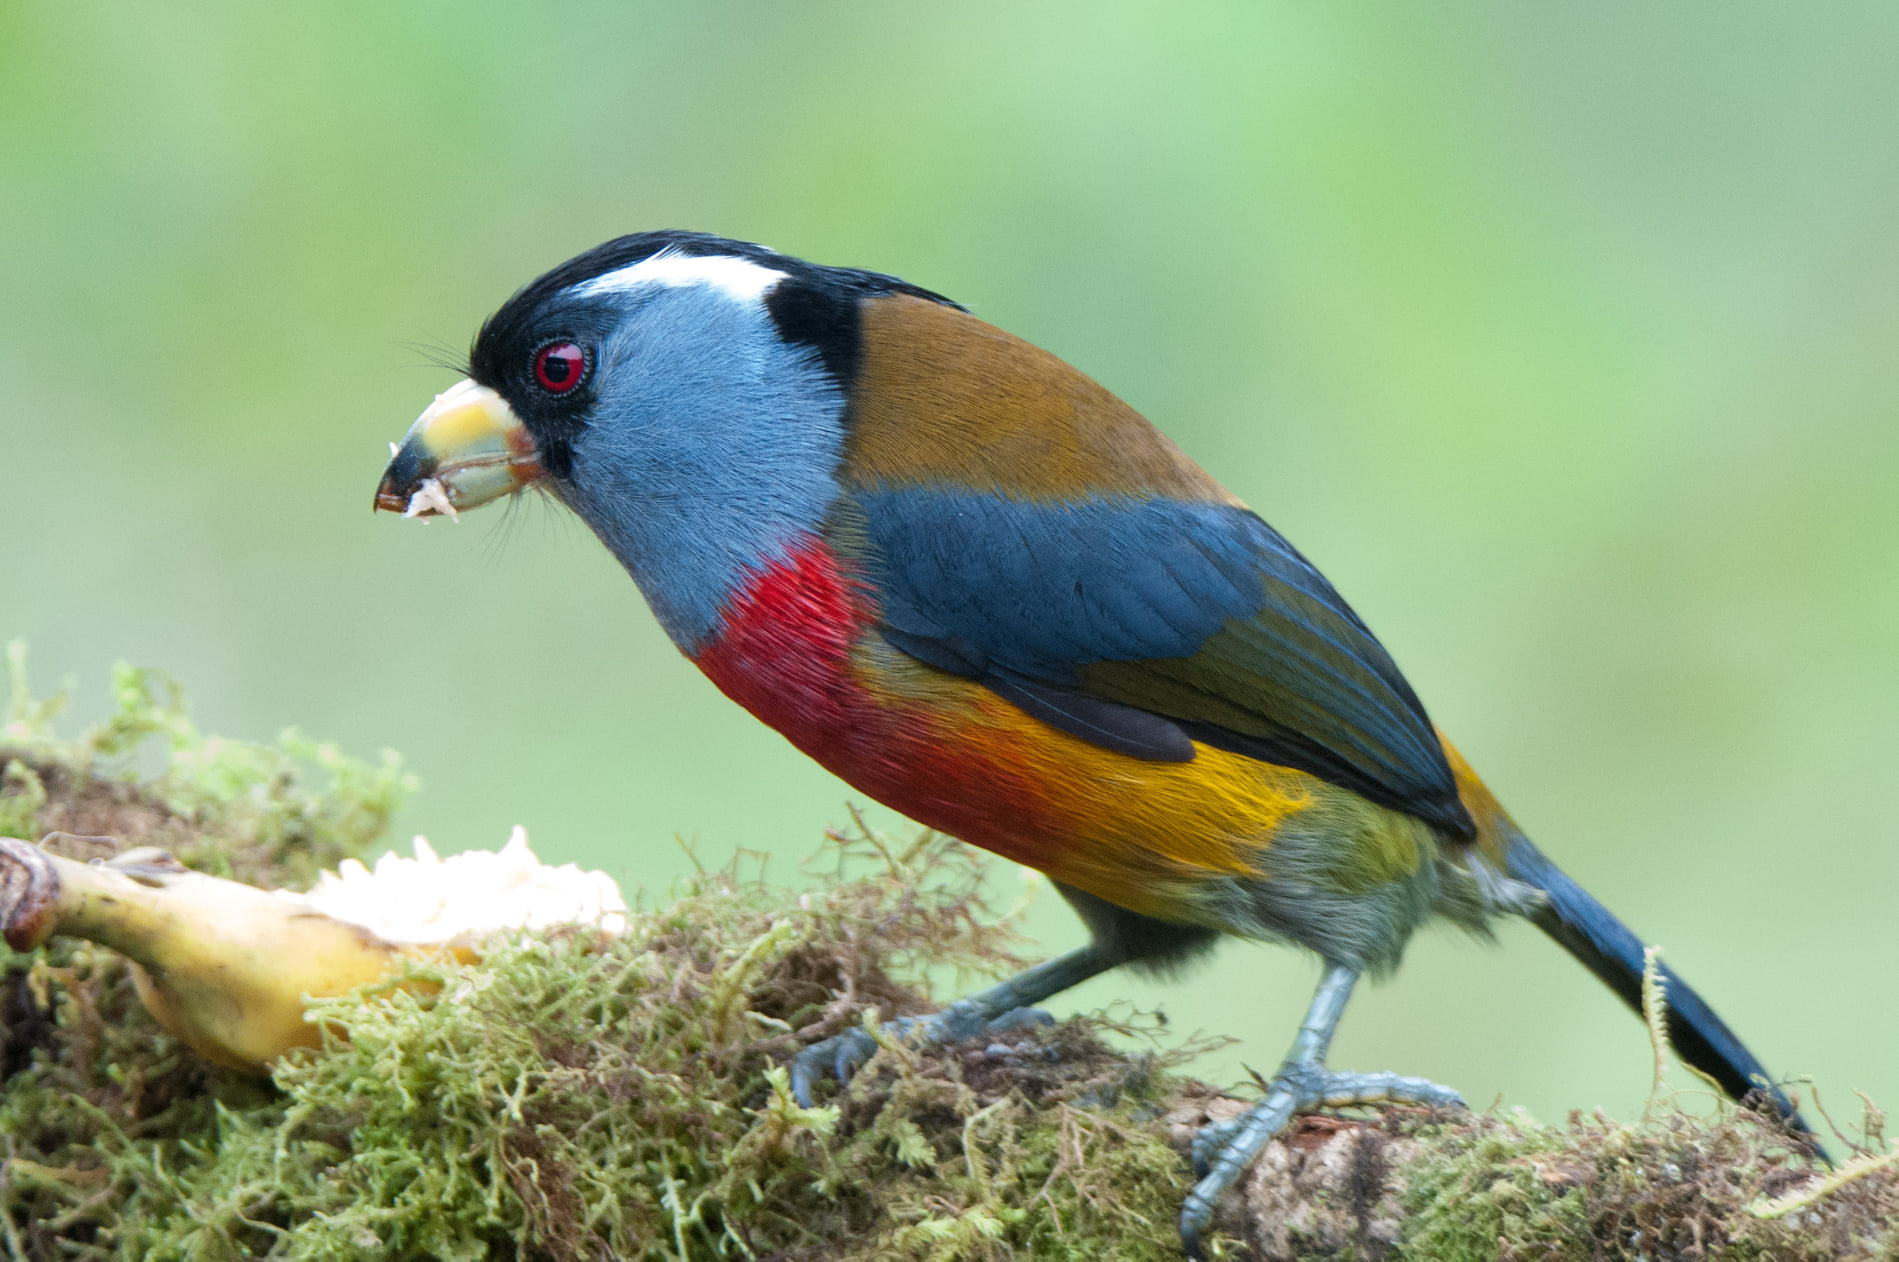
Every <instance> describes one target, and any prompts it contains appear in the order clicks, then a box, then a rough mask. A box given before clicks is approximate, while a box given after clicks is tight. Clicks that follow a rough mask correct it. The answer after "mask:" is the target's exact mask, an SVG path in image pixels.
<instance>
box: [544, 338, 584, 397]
mask: <svg viewBox="0 0 1899 1262" xmlns="http://www.w3.org/2000/svg"><path fill="white" fill-rule="evenodd" d="M586 372H587V355H586V352H585V351H583V350H581V349H580V348H579V347H578V346H575V345H574V344H573V343H572V342H549V343H548V344H547V345H546V346H543V347H541V349H540V350H538V351H535V352H534V380H535V381H537V382H539V383H540V386H541V389H543V390H545V391H547V392H548V393H549V394H566V393H567V392H568V391H569V390H572V389H573V388H574V387H575V386H577V385H579V384H580V379H581V377H583V376H584V375H586Z"/></svg>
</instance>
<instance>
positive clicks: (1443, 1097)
mask: <svg viewBox="0 0 1899 1262" xmlns="http://www.w3.org/2000/svg"><path fill="white" fill-rule="evenodd" d="M1354 1104H1425V1105H1430V1106H1431V1107H1433V1108H1463V1107H1464V1097H1462V1096H1460V1095H1458V1094H1457V1092H1455V1091H1453V1090H1451V1089H1450V1088H1449V1087H1441V1086H1439V1085H1438V1084H1437V1083H1435V1082H1430V1081H1427V1080H1426V1079H1423V1078H1406V1077H1403V1076H1401V1075H1399V1074H1348V1073H1337V1072H1334V1071H1332V1070H1329V1069H1322V1068H1319V1067H1318V1066H1316V1065H1299V1064H1287V1065H1282V1066H1280V1069H1279V1072H1278V1073H1277V1074H1275V1075H1274V1076H1273V1080H1272V1081H1271V1082H1270V1083H1268V1084H1267V1086H1266V1096H1265V1098H1264V1099H1262V1100H1261V1101H1260V1102H1259V1103H1257V1104H1255V1105H1254V1106H1253V1107H1252V1108H1250V1109H1248V1110H1246V1112H1244V1113H1242V1114H1240V1115H1239V1116H1238V1117H1236V1118H1234V1119H1232V1120H1231V1121H1227V1122H1214V1123H1209V1124H1208V1125H1206V1126H1203V1127H1201V1128H1200V1133H1199V1134H1198V1135H1195V1136H1194V1141H1193V1170H1194V1175H1195V1177H1196V1178H1198V1179H1199V1180H1200V1181H1199V1182H1198V1183H1196V1184H1195V1185H1194V1189H1193V1191H1191V1192H1189V1193H1188V1194H1187V1203H1186V1204H1185V1205H1184V1206H1182V1207H1181V1211H1180V1241H1181V1243H1182V1244H1183V1245H1185V1246H1186V1248H1187V1256H1188V1257H1190V1258H1203V1257H1205V1256H1206V1254H1205V1253H1204V1252H1203V1251H1202V1249H1201V1243H1200V1241H1201V1237H1202V1236H1204V1235H1205V1234H1206V1231H1207V1226H1208V1224H1210V1223H1211V1222H1212V1221H1213V1211H1214V1209H1215V1208H1216V1207H1217V1206H1218V1205H1219V1203H1220V1198H1221V1197H1222V1196H1224V1195H1226V1191H1227V1189H1228V1188H1230V1187H1232V1186H1233V1185H1234V1184H1235V1183H1238V1182H1239V1181H1240V1176H1241V1175H1243V1174H1245V1173H1246V1168H1247V1167H1248V1166H1250V1165H1252V1164H1253V1158H1255V1157H1257V1156H1259V1152H1260V1149H1262V1148H1264V1147H1265V1146H1266V1142H1267V1141H1268V1140H1270V1139H1271V1138H1272V1137H1273V1136H1275V1135H1277V1134H1279V1132H1281V1131H1283V1130H1285V1129H1286V1126H1287V1124H1288V1123H1289V1122H1291V1121H1292V1119H1293V1116H1294V1115H1295V1114H1298V1113H1302V1112H1308V1111H1310V1110H1312V1109H1318V1108H1343V1107H1346V1106H1348V1105H1354Z"/></svg>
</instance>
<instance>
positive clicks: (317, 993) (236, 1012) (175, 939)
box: [0, 837, 413, 1072]
mask: <svg viewBox="0 0 1899 1262" xmlns="http://www.w3.org/2000/svg"><path fill="white" fill-rule="evenodd" d="M0 932H3V933H4V935H5V938H6V942H7V945H8V946H10V947H12V948H13V949H14V950H16V951H26V950H31V949H32V948H33V947H36V946H38V945H39V944H40V943H42V942H44V941H45V940H46V939H47V938H48V937H50V936H52V935H53V934H66V935H69V936H72V937H77V938H85V939H88V940H90V941H92V942H97V943H99V944H101V945H103V946H106V947H110V948H111V949H112V950H114V951H118V952H119V953H121V954H123V955H124V956H126V957H127V958H128V959H130V960H131V961H132V962H133V965H134V980H135V982H136V984H137V987H138V993H139V998H140V999H142V1000H143V1001H144V1003H145V1006H146V1007H147V1008H149V1009H150V1010H151V1013H152V1015H153V1016H154V1017H156V1018H157V1020H158V1023H159V1024H160V1025H162V1026H163V1027H164V1028H165V1029H166V1030H167V1031H169V1032H170V1033H171V1034H173V1035H175V1036H176V1037H177V1038H179V1039H180V1040H182V1041H183V1042H184V1043H185V1044H186V1045H187V1046H189V1047H191V1048H192V1050H194V1051H196V1052H197V1053H198V1054H199V1055H201V1056H203V1057H205V1058H206V1059H207V1060H210V1061H214V1062H216V1063H217V1064H220V1065H226V1066H229V1067H231V1068H235V1069H246V1070H251V1071H253V1072H264V1071H266V1070H267V1069H268V1067H269V1065H270V1064H271V1062H273V1061H275V1060H276V1059H277V1058H278V1057H279V1056H282V1055H283V1054H284V1053H285V1052H287V1051H289V1050H291V1049H292V1048H296V1047H312V1046H315V1045H317V1044H318V1042H319V1041H320V1038H321V1035H320V1032H319V1030H318V1028H317V1026H315V1025H313V1024H312V1023H311V1022H310V1021H308V1020H306V1019H305V1016H304V1001H305V997H306V996H311V997H327V996H335V995H343V994H347V993H348V992H349V991H350V990H352V989H354V988H355V987H357V986H360V985H363V984H364V983H367V982H374V981H377V980H378V979H380V978H382V977H384V976H385V975H387V974H388V973H389V972H390V971H391V969H392V967H393V966H394V964H395V963H396V962H397V957H398V955H399V953H400V952H401V951H402V950H404V949H405V948H400V947H396V946H393V945H391V944H390V943H388V942H385V941H384V940H383V939H381V938H380V937H378V936H377V935H376V934H374V933H372V932H370V931H369V930H368V929H365V928H362V927H361V926H358V925H354V924H350V923H348V922H346V921H343V920H339V919H336V918H335V917H332V916H329V915H326V914H324V913H322V912H320V911H316V910H314V909H313V908H311V907H310V906H309V905H308V903H307V902H306V901H305V900H304V899H303V898H302V897H301V896H299V895H295V894H286V893H282V892H272V891H267V890H260V889H256V888H254V887H252V886H249V885H243V884H240V883H239V882H237V881H227V880H224V879H222V878H220V877H215V876H207V875H205V874H204V873H202V872H194V871H191V870H190V869H188V868H186V867H185V866H184V865H182V864H180V863H179V862H178V861H177V860H176V859H174V858H173V857H172V856H171V855H169V854H167V853H166V852H164V851H162V850H156V849H150V848H145V849H138V850H129V851H127V852H125V853H124V854H121V855H119V856H117V857H116V858H113V859H110V860H102V861H95V862H92V863H79V862H75V861H73V860H71V859H65V858H62V857H60V856H58V855H54V854H50V853H48V852H47V851H45V850H43V849H41V848H40V847H39V846H36V845H34V844H32V843H31V842H26V841H20V840H18V839H15V838H10V837H6V838H0ZM409 949H413V948H409Z"/></svg>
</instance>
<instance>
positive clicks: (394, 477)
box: [376, 379, 547, 517]
mask: <svg viewBox="0 0 1899 1262" xmlns="http://www.w3.org/2000/svg"><path fill="white" fill-rule="evenodd" d="M546 476H547V470H546V469H545V468H543V467H542V465H541V452H540V448H539V447H538V446H537V445H536V444H535V442H534V435H533V434H532V433H530V432H529V431H528V428H527V426H525V425H523V424H522V423H521V418H519V417H518V416H516V415H515V414H514V409H513V408H510V407H509V406H508V403H507V400H505V399H503V398H502V397H501V396H500V395H498V394H496V393H495V392H494V391H493V390H490V389H489V388H488V387H487V386H483V385H477V384H476V383H475V382H473V381H469V380H466V379H464V380H462V381H458V382H456V383H455V384H454V385H452V386H450V387H449V388H448V389H447V390H444V391H443V392H442V393H440V394H438V395H436V396H435V402H433V403H431V404H429V406H428V410H427V411H425V412H423V413H422V415H421V416H419V417H417V418H416V422H415V424H414V425H411V426H410V427H409V432H408V433H407V434H406V435H404V436H403V439H402V445H401V446H400V447H396V446H392V447H391V448H390V457H389V467H388V468H387V469H385V470H383V475H382V482H381V484H380V485H379V486H377V487H376V507H377V508H379V509H384V510H386V511H388V512H392V513H401V514H402V515H403V516H404V517H433V516H435V515H437V514H441V513H446V514H447V515H448V516H450V517H453V516H455V515H456V513H457V511H458V510H460V509H464V508H475V507H478V506H480V505H482V504H486V503H488V502H489V501H490V500H498V499H500V498H501V497H502V496H504V495H509V494H512V493H513V492H515V491H518V490H520V489H521V488H522V487H525V486H532V485H533V484H534V483H536V482H538V481H540V480H541V479H542V478H544V477H546Z"/></svg>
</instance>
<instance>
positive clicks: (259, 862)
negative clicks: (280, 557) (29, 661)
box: [0, 641, 415, 889]
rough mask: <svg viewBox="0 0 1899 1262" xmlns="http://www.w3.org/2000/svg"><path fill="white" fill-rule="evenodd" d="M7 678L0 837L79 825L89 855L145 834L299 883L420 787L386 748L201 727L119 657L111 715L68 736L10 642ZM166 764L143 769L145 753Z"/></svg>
mask: <svg viewBox="0 0 1899 1262" xmlns="http://www.w3.org/2000/svg"><path fill="white" fill-rule="evenodd" d="M7 665H8V676H9V682H10V688H9V693H10V696H9V702H8V705H7V710H6V715H5V721H4V723H0V836H13V837H24V838H27V839H28V840H35V841H36V840H39V839H40V838H42V837H44V836H45V835H46V834H48V833H53V832H62V833H67V834H71V837H70V838H69V839H68V840H66V841H65V842H63V843H62V844H61V845H60V846H58V847H57V848H60V849H64V850H66V851H67V852H69V853H73V854H75V855H78V856H82V857H83V856H86V855H87V854H88V853H89V851H88V842H87V839H94V840H93V842H92V845H91V850H92V851H94V852H101V853H109V852H110V849H111V846H110V844H109V843H106V842H102V841H98V840H96V839H99V838H112V839H114V840H115V841H116V843H117V844H118V845H119V846H120V847H126V846H139V845H150V846H159V847H162V848H164V849H166V850H169V851H171V852H172V853H173V854H174V855H176V856H177V857H178V858H179V859H180V860H181V861H182V862H184V863H185V864H186V865H187V866H190V867H193V868H197V869H199V870H200V871H204V872H212V873H215V874H217V875H219V876H229V877H232V878H234V879H236V880H240V881H246V882H249V883H251V884H254V885H263V886H272V887H285V888H295V889H301V888H303V887H305V886H307V885H308V884H309V883H310V882H312V881H314V880H315V879H316V874H317V872H318V871H319V870H320V869H322V868H326V867H329V868H333V867H335V866H336V864H337V863H338V861H340V860H341V859H343V858H344V857H346V856H348V855H354V854H359V853H361V852H362V851H363V850H364V849H366V848H367V847H368V846H369V845H370V843H372V842H373V841H375V840H376V839H377V838H378V837H380V836H381V835H382V832H383V830H384V829H385V828H387V827H388V825H389V819H390V816H391V815H393V814H394V812H395V809H396V807H397V806H398V805H400V804H401V801H402V799H403V797H404V796H406V795H407V794H408V793H409V792H411V791H412V790H413V789H414V788H415V779H414V777H412V776H410V775H408V774H407V773H405V772H404V771H403V770H402V763H401V760H400V759H399V758H397V756H396V755H395V753H394V752H393V751H391V750H384V751H383V753H382V757H381V759H380V761H379V762H377V763H374V764H371V763H365V762H361V761H359V760H357V759H354V758H350V757H347V756H346V755H344V754H342V753H340V752H339V751H338V750H337V749H336V747H335V746H334V745H330V744H327V743H322V742H317V741H312V740H309V739H308V738H306V737H304V736H303V735H301V734H300V733H298V732H297V731H295V730H294V729H293V730H290V731H286V732H285V733H283V735H282V736H280V737H279V738H278V740H277V743H276V744H274V745H262V744H253V743H250V742H246V741H233V740H226V739H223V738H221V737H215V736H212V737H207V736H204V735H201V734H200V733H199V732H198V731H197V729H196V728H194V727H193V726H192V724H191V721H190V719H189V718H188V717H187V716H186V714H185V709H184V704H183V701H182V699H181V697H180V694H179V691H178V688H177V686H176V685H175V684H173V683H172V681H171V679H170V678H169V677H168V676H166V675H165V674H164V673H163V672H161V671H155V670H145V669H140V668H137V667H132V666H126V665H123V664H121V665H119V666H118V667H115V668H114V670H113V675H112V698H113V709H112V713H111V714H110V715H109V716H108V717H107V718H106V719H105V720H104V721H103V722H101V723H99V724H97V725H95V726H94V727H92V728H91V729H90V730H88V731H86V732H84V733H82V734H80V735H79V736H78V737H76V738H73V739H62V738H61V737H59V736H58V734H57V733H56V732H55V731H54V727H53V721H54V719H55V718H57V717H58V715H59V713H60V711H61V710H62V709H63V708H64V706H65V701H66V697H65V694H64V693H60V694H57V695H55V696H53V697H51V698H48V699H46V700H35V699H34V698H33V696H32V693H31V692H30V691H29V689H28V687H27V681H26V651H25V649H24V647H23V646H22V645H21V644H20V643H19V642H18V641H15V642H14V643H12V644H10V645H8V646H7ZM154 757H156V759H157V760H158V762H159V765H158V768H157V770H156V771H155V772H154V773H152V774H149V775H145V776H142V777H141V776H140V775H139V774H138V772H137V770H136V768H137V764H138V762H139V761H140V760H141V758H143V759H144V760H146V761H151V760H152V759H153V758H154Z"/></svg>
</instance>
